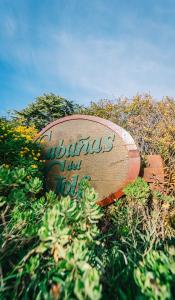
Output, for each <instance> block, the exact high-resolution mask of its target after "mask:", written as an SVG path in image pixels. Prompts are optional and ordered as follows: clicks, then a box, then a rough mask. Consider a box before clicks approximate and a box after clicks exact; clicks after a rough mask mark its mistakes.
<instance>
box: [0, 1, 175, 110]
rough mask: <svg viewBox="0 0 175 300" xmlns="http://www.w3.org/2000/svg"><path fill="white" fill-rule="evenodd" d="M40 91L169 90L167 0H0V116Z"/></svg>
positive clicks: (171, 38) (112, 93) (173, 82)
mask: <svg viewBox="0 0 175 300" xmlns="http://www.w3.org/2000/svg"><path fill="white" fill-rule="evenodd" d="M47 92H53V93H55V94H58V95H61V96H63V97H65V98H67V99H71V100H74V101H76V102H78V103H81V104H88V103H90V101H96V100H98V99H100V98H110V99H113V98H117V97H119V96H128V97H131V96H133V95H135V94H136V93H143V92H147V93H150V94H152V95H153V96H154V97H155V98H162V97H163V96H166V95H168V96H174V95H175V1H174V0H166V1H165V0H142V1H141V0H132V1H131V0H130V1H129V0H120V1H119V0H108V1H107V0H0V113H1V115H4V114H5V113H6V111H7V110H8V109H21V108H24V107H25V106H26V105H27V104H28V103H30V102H32V101H34V99H35V97H37V96H39V95H41V94H43V93H47Z"/></svg>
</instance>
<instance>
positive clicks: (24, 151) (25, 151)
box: [0, 120, 44, 174]
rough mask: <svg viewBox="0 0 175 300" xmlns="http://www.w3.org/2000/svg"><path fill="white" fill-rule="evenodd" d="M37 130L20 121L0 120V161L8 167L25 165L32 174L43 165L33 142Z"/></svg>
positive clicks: (39, 152) (39, 153)
mask: <svg viewBox="0 0 175 300" xmlns="http://www.w3.org/2000/svg"><path fill="white" fill-rule="evenodd" d="M36 134H37V130H36V129H35V127H34V126H31V127H27V126H24V125H21V124H20V122H18V123H16V124H15V123H12V122H8V121H6V120H0V163H1V164H4V165H6V166H9V167H20V166H23V167H24V166H25V167H26V168H29V169H30V171H31V172H32V173H33V174H36V173H38V172H39V170H41V169H42V166H43V162H44V161H43V160H42V159H41V151H40V148H39V146H38V145H37V144H36V143H34V142H33V139H34V137H35V136H36Z"/></svg>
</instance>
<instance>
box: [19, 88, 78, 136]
mask: <svg viewBox="0 0 175 300" xmlns="http://www.w3.org/2000/svg"><path fill="white" fill-rule="evenodd" d="M77 109H78V105H76V104H75V103H73V102H72V101H69V100H66V99H65V98H62V97H60V96H57V95H55V94H53V93H50V94H44V95H42V96H39V97H37V98H36V101H35V102H33V103H31V104H29V105H28V106H27V107H26V108H24V109H23V110H21V111H13V118H14V119H22V120H23V124H24V125H26V126H29V125H30V126H31V125H34V126H35V127H36V128H37V129H38V130H41V129H42V128H43V127H45V126H46V125H47V124H48V123H50V122H53V121H54V120H56V119H59V118H61V117H65V116H67V115H72V114H73V113H74V112H75V111H76V110H77Z"/></svg>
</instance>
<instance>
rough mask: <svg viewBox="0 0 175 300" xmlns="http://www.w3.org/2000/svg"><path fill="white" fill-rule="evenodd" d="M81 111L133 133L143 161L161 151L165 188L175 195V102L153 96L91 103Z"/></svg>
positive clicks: (137, 96) (167, 191)
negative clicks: (159, 99)
mask: <svg viewBox="0 0 175 300" xmlns="http://www.w3.org/2000/svg"><path fill="white" fill-rule="evenodd" d="M81 113H83V114H89V115H95V116H98V117H101V118H105V119H108V120H111V121H113V122H114V123H116V124H118V125H120V126H121V127H123V128H125V129H126V130H127V131H129V132H130V134H131V135H132V136H133V138H134V140H135V142H136V143H137V145H138V148H139V150H140V153H141V155H142V158H143V160H145V155H146V154H160V155H161V156H162V158H163V160H164V163H165V173H166V180H165V183H164V190H165V192H166V193H169V194H171V195H174V196H175V101H174V99H171V98H168V97H165V98H164V99H163V100H161V101H154V99H153V98H152V97H151V96H150V95H147V94H146V95H136V96H135V97H133V98H132V99H127V98H120V99H118V100H116V101H109V100H101V101H99V102H98V103H94V102H92V103H91V105H90V106H89V107H87V108H84V109H81Z"/></svg>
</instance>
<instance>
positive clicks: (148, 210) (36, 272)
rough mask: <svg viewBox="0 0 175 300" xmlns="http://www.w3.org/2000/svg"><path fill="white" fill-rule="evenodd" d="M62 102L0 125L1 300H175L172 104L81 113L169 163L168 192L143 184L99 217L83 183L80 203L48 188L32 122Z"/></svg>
mask: <svg viewBox="0 0 175 300" xmlns="http://www.w3.org/2000/svg"><path fill="white" fill-rule="evenodd" d="M39 98H40V99H39ZM53 98H54V99H53ZM58 98H59V97H58ZM58 98H57V96H55V95H52V94H51V95H44V96H42V97H38V99H37V102H36V103H34V104H31V106H29V107H27V108H26V110H23V112H20V113H19V114H18V113H16V117H17V119H18V120H17V121H10V122H7V121H6V120H4V119H1V120H0V140H1V144H0V164H1V165H0V299H5V300H6V299H37V300H43V299H50V300H51V299H52V300H54V299H64V300H66V299H67V300H71V299H78V300H91V299H93V300H98V299H99V300H100V299H104V300H106V299H112V300H113V299H115V300H116V299H121V300H123V299H124V300H130V299H133V300H134V299H136V300H138V299H142V300H144V299H145V300H147V299H150V300H151V299H153V300H168V299H174V298H175V292H174V285H175V201H174V200H175V198H174V197H175V194H174V191H175V189H174V178H175V177H174V170H175V156H174V153H175V148H174V137H175V132H174V128H175V126H174V120H175V105H174V102H173V100H172V99H169V98H165V99H163V101H160V102H154V101H153V99H152V98H151V97H150V96H149V95H145V96H136V97H134V99H133V100H132V101H129V100H128V99H119V100H118V101H117V102H116V103H114V102H110V101H108V100H104V101H101V102H99V103H97V104H95V103H92V104H91V105H90V107H88V108H86V109H81V112H82V113H86V114H92V115H93V114H94V115H98V116H100V117H104V118H107V119H111V120H112V121H114V122H116V123H117V124H119V125H121V126H122V127H124V128H126V129H127V130H129V131H130V133H131V134H132V135H133V136H134V138H135V140H136V142H137V144H138V146H139V148H140V150H141V153H142V158H143V160H144V156H145V154H152V153H156V154H158V153H160V154H161V155H162V157H163V159H164V162H165V172H166V181H165V183H164V186H163V188H162V191H163V192H162V193H160V192H155V191H152V190H151V189H150V186H149V185H148V184H147V183H146V182H145V181H144V180H143V179H141V178H138V179H137V180H136V181H135V182H133V183H131V184H129V185H128V186H127V187H126V188H125V189H124V192H125V196H124V197H122V198H121V199H120V200H117V201H116V202H115V203H114V204H113V205H110V206H109V207H108V208H106V209H105V210H104V211H102V209H101V208H100V207H99V206H97V204H96V199H97V195H96V193H95V191H94V190H93V189H92V188H91V186H90V185H89V183H88V182H87V181H82V182H81V183H80V185H79V190H78V197H77V199H74V200H73V199H71V198H70V197H64V198H63V197H62V198H61V199H59V198H58V197H57V195H56V194H55V193H54V192H52V191H49V192H47V193H46V192H45V191H44V188H43V177H42V169H43V162H44V161H43V160H42V158H41V155H40V148H39V147H38V145H36V144H35V143H34V142H33V141H32V140H33V137H34V136H35V134H36V129H35V127H34V126H33V124H35V125H36V127H37V128H39V129H40V128H41V126H45V125H46V124H47V122H50V121H53V120H54V118H58V117H61V116H64V115H66V114H71V113H72V112H73V111H74V108H75V106H74V107H73V108H71V105H70V106H69V104H70V103H67V102H65V101H64V100H65V99H62V98H61V99H58ZM52 104H53V106H52ZM67 105H68V106H67ZM29 124H30V126H29V127H27V126H25V125H29Z"/></svg>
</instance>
